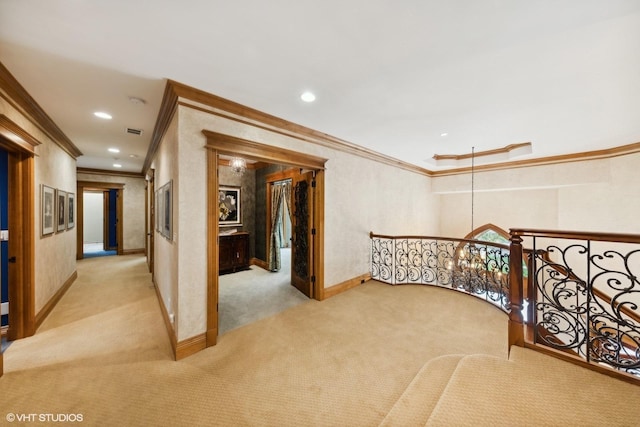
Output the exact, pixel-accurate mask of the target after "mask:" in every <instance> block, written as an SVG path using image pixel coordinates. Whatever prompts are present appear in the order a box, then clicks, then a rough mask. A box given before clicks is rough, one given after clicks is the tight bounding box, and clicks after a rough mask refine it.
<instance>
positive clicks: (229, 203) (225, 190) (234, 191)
mask: <svg viewBox="0 0 640 427" xmlns="http://www.w3.org/2000/svg"><path fill="white" fill-rule="evenodd" d="M218 209H219V214H218V223H219V225H220V226H221V227H225V226H231V225H242V223H241V221H240V220H241V216H240V214H241V211H240V187H231V186H220V187H219V188H218Z"/></svg>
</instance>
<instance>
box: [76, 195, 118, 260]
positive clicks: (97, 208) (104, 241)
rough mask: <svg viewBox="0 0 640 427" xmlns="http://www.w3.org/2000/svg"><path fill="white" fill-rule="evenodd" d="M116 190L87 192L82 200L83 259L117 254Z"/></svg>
mask: <svg viewBox="0 0 640 427" xmlns="http://www.w3.org/2000/svg"><path fill="white" fill-rule="evenodd" d="M115 192H116V190H107V191H97V190H87V191H85V192H84V193H83V194H82V197H83V200H84V209H83V210H84V212H83V221H84V222H83V223H84V227H83V235H82V253H83V257H84V258H95V257H101V256H110V255H117V254H118V235H117V232H116V227H117V215H116V212H117V211H116V204H117V203H116V198H115V196H116V194H115Z"/></svg>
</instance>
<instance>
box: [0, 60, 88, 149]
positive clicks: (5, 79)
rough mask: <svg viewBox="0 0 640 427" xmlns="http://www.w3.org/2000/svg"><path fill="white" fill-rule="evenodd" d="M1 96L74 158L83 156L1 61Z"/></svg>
mask: <svg viewBox="0 0 640 427" xmlns="http://www.w3.org/2000/svg"><path fill="white" fill-rule="evenodd" d="M0 88H2V89H3V90H4V91H5V92H6V94H7V95H6V96H5V95H4V94H3V92H2V91H0V96H2V97H3V98H5V99H6V100H7V102H9V103H10V104H11V105H12V106H13V107H14V108H15V109H16V110H18V111H19V112H20V113H21V114H23V115H24V116H25V117H26V118H27V119H29V121H31V123H33V124H34V125H35V126H36V127H38V128H39V129H40V130H41V131H42V132H44V133H45V134H46V135H47V136H48V137H49V138H51V140H52V141H53V142H54V143H55V144H56V145H58V146H59V147H60V148H62V149H63V150H64V151H65V152H66V153H67V154H69V155H70V156H71V157H73V158H74V159H77V158H78V157H80V156H82V151H80V149H78V147H76V146H75V145H74V144H73V142H71V140H70V139H69V138H68V137H67V135H65V134H64V132H62V130H61V129H60V128H59V127H58V125H56V124H55V122H54V121H53V120H52V119H51V117H49V115H47V113H45V112H44V110H43V109H42V107H40V105H38V103H37V102H36V101H35V99H33V98H32V97H31V95H29V93H28V92H27V91H26V90H25V89H24V87H22V85H21V84H20V83H19V82H18V81H17V80H16V79H15V77H13V75H12V74H11V73H10V72H9V70H8V69H7V68H6V67H5V66H4V65H3V64H2V63H1V62H0Z"/></svg>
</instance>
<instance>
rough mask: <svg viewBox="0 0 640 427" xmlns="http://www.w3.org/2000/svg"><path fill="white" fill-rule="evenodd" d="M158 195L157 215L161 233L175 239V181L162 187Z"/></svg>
mask: <svg viewBox="0 0 640 427" xmlns="http://www.w3.org/2000/svg"><path fill="white" fill-rule="evenodd" d="M158 196H159V197H158V210H157V211H156V217H157V218H158V219H159V227H160V234H162V235H163V236H164V237H165V238H167V239H169V240H173V181H171V180H170V181H169V182H167V183H166V184H165V185H163V186H162V187H160V189H159V194H158Z"/></svg>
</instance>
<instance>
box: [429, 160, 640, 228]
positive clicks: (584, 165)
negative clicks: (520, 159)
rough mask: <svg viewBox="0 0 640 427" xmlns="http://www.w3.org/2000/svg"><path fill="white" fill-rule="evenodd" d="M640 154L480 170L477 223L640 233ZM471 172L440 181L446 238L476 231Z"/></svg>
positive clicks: (436, 189)
mask: <svg viewBox="0 0 640 427" xmlns="http://www.w3.org/2000/svg"><path fill="white" fill-rule="evenodd" d="M638 164H640V154H638V153H636V154H628V155H622V156H618V157H612V158H607V159H599V160H586V161H575V162H570V163H560V164H554V165H541V166H529V167H523V168H517V169H509V170H497V171H487V172H480V173H476V174H475V185H474V188H475V192H474V227H478V226H481V225H483V224H486V223H492V224H495V225H497V226H499V227H501V228H503V229H505V230H507V231H508V230H509V228H540V229H554V230H556V229H557V230H567V231H593V232H611V233H632V234H635V233H640V222H639V221H638V220H637V212H639V211H640V168H638ZM470 188H471V176H470V174H468V173H467V174H461V175H452V176H442V177H437V178H435V179H434V192H435V193H436V194H439V197H440V201H441V204H440V212H439V217H440V228H441V233H442V235H444V236H451V237H463V236H465V235H466V234H468V233H469V232H470V231H471V194H470Z"/></svg>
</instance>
